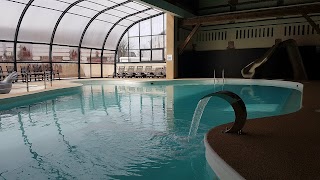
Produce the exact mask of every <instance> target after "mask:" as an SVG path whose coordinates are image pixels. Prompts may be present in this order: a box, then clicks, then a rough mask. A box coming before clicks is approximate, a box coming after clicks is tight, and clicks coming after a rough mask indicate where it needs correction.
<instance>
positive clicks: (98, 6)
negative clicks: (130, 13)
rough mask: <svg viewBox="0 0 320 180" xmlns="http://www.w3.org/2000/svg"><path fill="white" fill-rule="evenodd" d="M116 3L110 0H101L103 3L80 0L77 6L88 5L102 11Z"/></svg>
mask: <svg viewBox="0 0 320 180" xmlns="http://www.w3.org/2000/svg"><path fill="white" fill-rule="evenodd" d="M114 5H116V3H114V2H110V1H103V3H100V4H98V3H92V2H88V1H83V2H81V4H79V6H82V7H88V8H90V9H94V10H97V11H102V10H103V9H106V8H108V7H111V6H114Z"/></svg>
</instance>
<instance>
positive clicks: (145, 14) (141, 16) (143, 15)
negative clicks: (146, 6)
mask: <svg viewBox="0 0 320 180" xmlns="http://www.w3.org/2000/svg"><path fill="white" fill-rule="evenodd" d="M149 16H151V15H149V14H147V13H140V14H138V15H137V17H139V18H140V19H142V18H147V17H149Z"/></svg>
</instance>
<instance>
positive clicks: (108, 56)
mask: <svg viewBox="0 0 320 180" xmlns="http://www.w3.org/2000/svg"><path fill="white" fill-rule="evenodd" d="M114 55H115V53H114V51H103V77H112V75H113V71H114V69H113V67H114Z"/></svg>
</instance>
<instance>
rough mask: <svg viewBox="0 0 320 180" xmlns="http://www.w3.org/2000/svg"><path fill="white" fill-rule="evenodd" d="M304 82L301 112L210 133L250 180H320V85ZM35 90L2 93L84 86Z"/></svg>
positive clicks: (64, 83) (35, 87)
mask: <svg viewBox="0 0 320 180" xmlns="http://www.w3.org/2000/svg"><path fill="white" fill-rule="evenodd" d="M98 80H101V79H98ZM108 80H113V79H108ZM116 80H119V79H116ZM135 80H138V81H143V80H145V79H141V80H140V79H135ZM152 80H153V81H154V80H155V79H152ZM159 80H161V79H159ZM302 83H303V84H304V88H303V107H302V109H301V110H300V111H298V112H295V113H292V114H288V115H281V116H275V117H266V118H258V119H255V120H249V121H248V122H247V124H246V126H245V127H244V129H243V131H244V132H245V135H233V134H225V133H221V132H222V130H225V128H226V127H227V126H228V127H230V124H225V125H221V126H218V127H216V128H213V129H211V130H210V131H209V132H208V134H207V139H208V144H209V145H210V147H211V148H212V150H213V151H215V152H216V153H217V154H218V155H219V156H220V157H221V158H222V159H223V160H224V161H225V162H226V163H227V164H229V165H230V166H231V167H232V168H233V169H234V170H236V171H237V172H238V173H239V174H240V175H241V176H242V177H244V178H245V179H319V178H320V166H319V162H320V156H319V155H318V153H319V152H320V143H319V141H320V103H319V102H320V96H319V92H320V82H302ZM30 85H31V87H30V92H27V91H26V84H25V83H17V84H14V85H13V90H12V92H11V93H10V94H0V99H2V98H9V97H16V96H21V95H25V94H31V93H37V92H42V91H47V90H52V89H61V88H68V87H74V86H79V84H75V83H71V80H61V81H54V82H53V85H52V87H51V86H50V84H49V83H47V89H44V84H43V82H32V83H30Z"/></svg>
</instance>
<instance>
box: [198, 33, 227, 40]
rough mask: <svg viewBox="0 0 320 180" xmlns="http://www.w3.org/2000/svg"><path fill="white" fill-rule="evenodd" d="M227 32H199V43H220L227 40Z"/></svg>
mask: <svg viewBox="0 0 320 180" xmlns="http://www.w3.org/2000/svg"><path fill="white" fill-rule="evenodd" d="M227 35H228V33H227V31H214V32H199V33H198V34H197V37H196V38H197V39H196V40H197V41H198V42H204V41H220V40H226V39H227Z"/></svg>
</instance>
